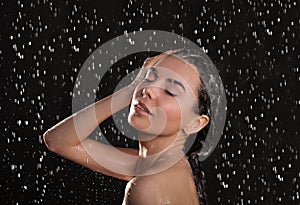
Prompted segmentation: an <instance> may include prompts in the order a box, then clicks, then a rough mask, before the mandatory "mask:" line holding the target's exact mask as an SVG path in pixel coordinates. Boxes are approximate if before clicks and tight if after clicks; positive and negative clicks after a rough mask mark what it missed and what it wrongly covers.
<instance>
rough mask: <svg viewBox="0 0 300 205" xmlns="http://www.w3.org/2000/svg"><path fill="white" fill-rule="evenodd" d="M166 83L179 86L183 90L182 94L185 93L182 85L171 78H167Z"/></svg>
mask: <svg viewBox="0 0 300 205" xmlns="http://www.w3.org/2000/svg"><path fill="white" fill-rule="evenodd" d="M167 82H170V83H173V84H175V85H179V86H180V87H181V88H182V89H183V90H184V92H185V87H184V86H183V84H182V83H181V82H179V81H177V80H174V79H172V78H168V79H167Z"/></svg>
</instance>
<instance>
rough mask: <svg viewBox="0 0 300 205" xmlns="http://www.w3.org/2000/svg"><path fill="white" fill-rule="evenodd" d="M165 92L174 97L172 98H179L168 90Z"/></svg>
mask: <svg viewBox="0 0 300 205" xmlns="http://www.w3.org/2000/svg"><path fill="white" fill-rule="evenodd" d="M165 92H166V93H167V94H168V95H170V96H172V97H175V96H177V95H175V94H173V93H171V92H170V91H168V90H165Z"/></svg>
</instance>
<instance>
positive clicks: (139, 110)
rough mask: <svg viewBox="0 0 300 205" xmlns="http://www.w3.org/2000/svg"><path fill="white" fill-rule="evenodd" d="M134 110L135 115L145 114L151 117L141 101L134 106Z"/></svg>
mask: <svg viewBox="0 0 300 205" xmlns="http://www.w3.org/2000/svg"><path fill="white" fill-rule="evenodd" d="M134 109H135V111H136V112H137V113H139V114H147V115H152V113H151V112H150V110H149V109H148V107H147V106H146V105H145V104H144V103H142V102H141V101H139V102H138V104H136V105H134Z"/></svg>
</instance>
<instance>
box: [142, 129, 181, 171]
mask: <svg viewBox="0 0 300 205" xmlns="http://www.w3.org/2000/svg"><path fill="white" fill-rule="evenodd" d="M139 137H140V138H139V139H150V140H147V141H146V140H140V141H139V157H140V158H139V161H138V163H137V165H136V173H137V175H148V174H154V173H157V172H160V171H162V170H165V169H167V168H169V167H171V166H172V165H174V164H175V163H176V162H178V161H179V160H180V159H181V158H182V157H183V156H184V153H183V152H182V148H183V146H184V143H185V140H186V137H185V136H184V134H183V133H182V132H178V133H176V134H174V135H171V136H157V137H155V138H152V139H151V138H150V137H149V136H145V134H140V135H139Z"/></svg>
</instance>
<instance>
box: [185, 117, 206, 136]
mask: <svg viewBox="0 0 300 205" xmlns="http://www.w3.org/2000/svg"><path fill="white" fill-rule="evenodd" d="M209 120H210V119H209V117H208V116H207V115H198V116H197V117H195V118H194V119H193V121H192V122H190V123H189V124H188V125H187V126H186V127H185V128H183V129H184V132H185V133H186V134H187V135H190V134H194V133H197V132H199V131H200V130H201V129H203V128H204V127H205V126H206V125H207V124H208V123H209Z"/></svg>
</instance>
